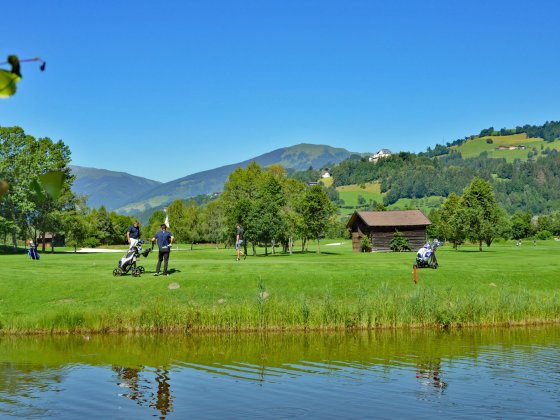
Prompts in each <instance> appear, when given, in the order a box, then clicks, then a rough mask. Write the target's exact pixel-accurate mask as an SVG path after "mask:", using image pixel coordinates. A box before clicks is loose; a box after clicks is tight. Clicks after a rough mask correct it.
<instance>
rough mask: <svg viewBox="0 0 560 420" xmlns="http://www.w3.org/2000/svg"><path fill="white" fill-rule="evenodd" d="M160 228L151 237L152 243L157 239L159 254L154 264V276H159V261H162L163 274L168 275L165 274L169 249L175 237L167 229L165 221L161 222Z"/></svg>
mask: <svg viewBox="0 0 560 420" xmlns="http://www.w3.org/2000/svg"><path fill="white" fill-rule="evenodd" d="M160 227H161V230H160V231H159V232H158V233H156V234H155V235H154V237H153V238H152V243H153V242H154V241H157V244H158V248H159V254H158V262H157V265H156V272H155V273H154V276H159V269H160V267H161V262H162V261H163V275H164V276H168V274H167V263H168V261H169V253H170V251H171V244H172V243H173V240H174V239H175V238H174V237H173V235H172V234H171V233H169V232H168V231H167V226H166V225H165V223H162V224H161V226H160Z"/></svg>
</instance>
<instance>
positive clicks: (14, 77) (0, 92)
mask: <svg viewBox="0 0 560 420" xmlns="http://www.w3.org/2000/svg"><path fill="white" fill-rule="evenodd" d="M32 61H37V62H39V63H41V65H40V67H39V68H40V69H41V71H44V70H45V66H46V65H47V63H46V62H45V60H42V59H41V58H39V57H35V58H26V59H23V60H20V59H19V58H18V57H17V56H16V55H10V56H8V61H5V62H4V63H0V66H2V65H6V64H9V65H10V66H11V67H12V69H11V70H4V69H0V98H8V97H10V96H12V95H13V94H14V93H16V84H17V83H18V82H19V81H20V80H21V77H22V76H21V68H20V67H21V66H20V64H21V63H25V62H32Z"/></svg>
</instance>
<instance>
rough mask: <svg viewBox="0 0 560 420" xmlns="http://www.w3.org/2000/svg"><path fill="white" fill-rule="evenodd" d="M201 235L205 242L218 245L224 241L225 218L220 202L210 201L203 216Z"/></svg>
mask: <svg viewBox="0 0 560 420" xmlns="http://www.w3.org/2000/svg"><path fill="white" fill-rule="evenodd" d="M202 226H203V234H204V237H205V238H206V240H208V241H209V242H214V243H215V244H216V248H218V244H219V243H221V242H223V241H225V239H226V230H227V227H226V216H225V213H224V207H223V204H222V202H221V200H214V201H210V202H209V203H208V204H207V205H206V208H205V211H204V216H203V223H202Z"/></svg>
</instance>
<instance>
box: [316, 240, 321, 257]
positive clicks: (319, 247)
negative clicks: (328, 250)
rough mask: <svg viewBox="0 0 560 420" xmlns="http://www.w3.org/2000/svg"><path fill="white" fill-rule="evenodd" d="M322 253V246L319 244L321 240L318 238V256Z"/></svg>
mask: <svg viewBox="0 0 560 420" xmlns="http://www.w3.org/2000/svg"><path fill="white" fill-rule="evenodd" d="M320 253H321V245H320V243H319V238H317V254H320Z"/></svg>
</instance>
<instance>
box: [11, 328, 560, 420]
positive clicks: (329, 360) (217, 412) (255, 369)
mask: <svg viewBox="0 0 560 420" xmlns="http://www.w3.org/2000/svg"><path fill="white" fill-rule="evenodd" d="M558 344H560V327H546V328H533V329H505V330H499V329H497V330H471V331H451V332H446V331H370V332H349V333H313V334H304V333H300V334H263V335H261V334H201V335H115V336H92V337H91V338H90V339H89V340H84V339H83V338H81V337H2V338H0V416H2V415H3V414H4V415H5V414H10V415H17V416H25V417H28V416H37V415H38V416H55V417H69V418H75V417H83V416H85V415H87V414H91V413H92V412H93V411H95V412H96V413H98V414H99V415H107V416H109V417H115V415H114V413H115V410H121V411H118V412H119V413H121V414H122V416H124V417H133V416H140V417H145V416H147V415H148V416H152V415H156V416H158V417H160V418H162V419H163V418H167V417H169V416H173V415H177V416H181V417H183V416H185V415H190V416H195V417H215V416H223V414H224V413H228V415H229V416H233V417H237V416H239V417H251V416H257V415H258V414H259V413H260V414H262V413H263V410H265V412H266V413H272V414H271V415H273V416H274V417H278V416H286V415H289V416H297V415H310V414H311V415H312V416H313V417H321V416H326V417H332V416H334V415H335V413H337V414H339V415H346V416H356V417H364V416H366V417H368V416H371V413H372V411H371V410H372V407H374V406H375V407H376V408H375V409H376V410H382V412H380V413H379V415H380V416H382V417H385V416H386V417H388V416H407V415H409V414H410V411H409V410H410V409H411V408H412V407H415V410H417V411H414V413H415V414H417V415H419V416H424V415H426V416H427V415H434V414H438V413H441V412H446V413H448V414H455V415H464V414H466V413H467V412H470V411H468V410H471V411H473V410H474V411H475V412H476V413H477V414H479V415H482V416H484V415H486V416H496V413H500V415H502V416H503V415H504V414H507V413H509V414H515V415H519V416H521V415H523V416H527V415H529V416H530V415H548V414H552V413H554V412H555V410H557V409H558V408H560V397H559V395H560V392H559V391H560V368H559V362H558V361H557V357H556V356H557V353H556V349H557V346H558ZM528 390H530V391H531V392H532V393H533V394H532V396H531V398H533V400H534V401H536V402H537V403H536V405H527V404H523V403H519V402H516V401H517V400H516V397H517V396H519V398H518V400H519V401H522V398H523V397H522V396H523V395H525V393H526V392H527V391H528ZM90 395H95V398H91V397H90ZM395 395H399V399H395ZM500 395H501V397H500ZM504 396H505V397H506V398H504ZM508 410H509V411H508ZM500 415H498V416H500ZM118 416H119V415H117V417H118Z"/></svg>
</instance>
